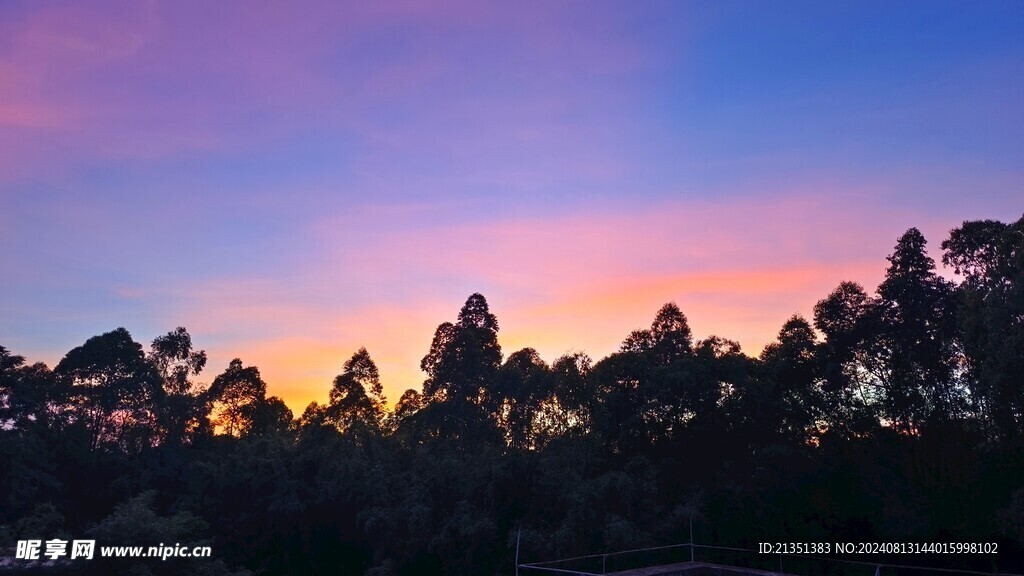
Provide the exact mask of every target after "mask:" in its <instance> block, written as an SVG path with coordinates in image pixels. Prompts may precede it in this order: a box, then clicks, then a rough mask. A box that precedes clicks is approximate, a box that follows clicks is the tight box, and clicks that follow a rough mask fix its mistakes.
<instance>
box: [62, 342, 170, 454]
mask: <svg viewBox="0 0 1024 576" xmlns="http://www.w3.org/2000/svg"><path fill="white" fill-rule="evenodd" d="M54 371H55V372H56V374H57V376H58V377H59V378H63V379H65V381H66V382H67V383H68V384H69V385H70V401H71V411H72V413H73V419H74V421H75V422H77V423H78V424H80V425H82V426H84V427H85V428H86V429H87V430H88V432H89V441H88V442H89V449H90V450H96V449H99V448H101V447H119V448H121V449H124V450H128V451H135V450H138V449H140V448H141V447H142V446H145V445H147V444H151V443H153V442H154V441H155V440H156V438H157V437H158V429H157V425H156V403H157V401H158V399H159V398H160V396H161V394H162V390H161V388H160V381H161V379H160V374H158V373H157V371H156V369H155V368H154V366H153V364H151V363H150V362H148V361H147V360H146V357H145V354H143V352H142V345H141V344H139V343H138V342H135V341H134V340H132V336H131V334H129V333H128V331H127V330H125V329H124V328H118V329H117V330H114V331H112V332H107V333H106V334H103V335H100V336H93V337H92V338H89V339H88V340H86V342H85V344H83V345H81V346H79V347H77V348H75V349H73V350H71V351H70V352H68V353H67V354H66V355H65V356H64V358H63V359H61V361H60V362H59V363H58V364H57V367H56V368H55V370H54Z"/></svg>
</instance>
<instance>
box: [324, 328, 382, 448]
mask: <svg viewBox="0 0 1024 576" xmlns="http://www.w3.org/2000/svg"><path fill="white" fill-rule="evenodd" d="M385 404H386V399H385V398H384V388H383V386H382V385H381V383H380V374H379V373H378V371H377V365H376V364H374V362H373V359H372V358H370V354H369V353H368V352H367V351H366V348H360V349H359V350H358V351H357V352H356V353H355V354H353V355H352V357H351V358H349V359H348V361H347V362H345V367H344V371H343V372H342V373H341V374H339V375H338V376H337V377H336V378H335V379H334V384H333V386H332V387H331V392H330V403H329V404H328V405H327V407H326V418H327V420H328V421H329V422H331V423H332V424H334V425H335V426H337V428H338V430H340V431H341V432H348V431H350V430H352V429H353V428H356V429H359V430H365V431H372V432H375V433H376V432H379V431H380V430H381V428H382V426H383V424H384V406H385Z"/></svg>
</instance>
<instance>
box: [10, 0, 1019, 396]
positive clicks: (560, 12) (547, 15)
mask: <svg viewBox="0 0 1024 576" xmlns="http://www.w3.org/2000/svg"><path fill="white" fill-rule="evenodd" d="M1022 102H1024V4H1021V3H1020V2H1003V3H1001V2H985V3H963V2H959V3H944V2H916V3H905V2H895V3H894V2H878V3H872V2H851V3H847V4H842V3H821V2H772V3H766V2H751V3H745V2H699V3H698V2H693V3H690V2H678V1H672V2H643V3H634V2H619V3H605V2H548V1H545V2H540V1H538V2H526V3H519V2H517V3H504V4H489V3H482V2H475V1H474V2H444V3H434V4H428V3H425V2H399V3H391V2H361V3H343V2H337V1H331V2H308V3H302V6H301V10H300V7H299V6H298V5H296V4H295V3H291V2H261V1H249V2H217V3H211V2H198V1H184V2H182V1H176V2H162V1H149V2H137V1H125V2H109V1H98V2H88V3H81V2H74V3H72V2H52V1H46V0H42V1H38V0H33V1H27V0H26V1H20V0H13V1H12V0H8V1H6V2H3V3H0V200H2V209H0V247H2V250H0V266H2V268H3V271H4V272H3V275H2V278H3V280H2V281H0V344H2V345H4V346H6V347H7V348H9V349H11V350H12V351H13V352H15V353H18V354H22V355H25V356H27V357H28V358H29V359H30V360H32V361H35V360H41V361H45V362H48V363H50V364H53V363H55V362H56V361H57V360H59V359H60V357H61V356H62V355H63V353H65V352H66V351H68V350H69V349H71V348H73V347H74V346H77V345H79V344H81V343H82V342H83V341H84V340H85V339H86V338H88V337H89V336H92V335H96V334H99V333H102V332H105V331H108V330H111V329H113V328H116V327H118V326H125V327H126V328H128V329H129V330H130V331H131V332H132V334H133V335H134V336H135V338H136V339H137V340H140V341H142V342H143V343H148V342H149V341H150V340H152V339H153V338H154V337H155V336H157V335H160V334H162V333H165V332H167V331H169V330H171V329H173V328H175V327H176V326H179V325H183V326H185V327H187V328H188V329H189V331H190V332H191V333H192V335H193V340H194V342H195V344H196V345H197V346H198V347H200V348H205V349H206V350H207V351H208V352H209V353H210V357H211V360H210V363H209V366H208V368H207V371H206V372H204V374H203V375H202V377H201V379H203V380H206V381H209V380H212V379H213V377H214V376H215V375H216V374H217V373H219V372H220V371H222V370H223V369H224V368H225V367H226V366H227V363H228V361H229V360H230V359H231V358H233V357H236V356H238V357H241V358H242V360H243V361H244V362H245V363H246V364H255V365H257V366H259V367H260V369H261V370H262V371H263V373H264V376H265V378H266V379H267V380H268V382H269V385H270V392H271V393H273V394H278V395H282V396H283V397H284V398H285V399H286V401H287V402H288V403H289V404H290V405H291V407H292V408H293V409H295V410H298V411H301V409H302V407H303V406H304V405H305V404H306V403H307V402H309V401H310V400H314V399H316V400H323V399H325V398H326V396H327V390H328V388H329V386H330V382H331V379H332V378H333V376H334V375H335V374H337V373H339V372H340V371H341V366H342V364H343V363H344V361H345V360H346V359H347V358H348V357H349V356H351V354H352V353H353V352H354V351H355V350H356V349H358V348H359V347H360V346H366V347H367V348H368V349H369V351H370V353H371V355H372V356H373V357H374V359H375V360H376V361H377V363H378V365H379V366H380V368H381V373H382V378H383V380H384V383H385V388H386V391H387V393H388V395H389V397H391V398H392V399H395V398H397V396H398V395H399V394H400V393H401V391H402V390H404V389H405V388H409V387H414V388H418V387H419V385H420V383H421V381H422V375H421V374H420V373H419V369H418V364H419V359H420V358H421V357H422V356H423V355H424V354H425V353H426V351H427V349H428V347H429V345H430V339H431V336H432V334H433V330H434V328H435V327H436V326H437V324H439V323H441V322H443V321H446V320H453V319H454V318H455V316H456V314H457V312H458V309H459V307H460V306H461V304H462V303H463V301H464V300H465V298H466V297H467V296H468V295H469V294H471V293H472V292H477V291H479V292H481V293H483V294H484V295H485V296H486V297H487V298H488V301H489V302H490V304H491V308H492V311H493V312H495V313H496V314H497V315H498V319H499V323H500V324H501V327H502V331H501V343H502V345H503V347H504V349H505V351H506V353H509V352H512V351H514V350H516V349H518V348H520V347H523V346H533V347H535V348H537V349H538V350H539V351H540V352H541V355H542V356H543V357H544V358H545V359H547V360H548V361H551V360H554V359H555V357H557V356H558V355H560V354H562V353H564V352H566V351H570V350H582V351H586V352H588V353H589V354H590V355H591V356H593V357H595V358H600V357H603V356H604V355H606V354H608V353H610V352H612V351H614V350H615V349H616V348H617V346H618V344H619V343H620V342H621V340H622V339H623V338H624V337H625V336H626V334H628V332H629V331H630V330H632V329H634V328H639V327H642V326H646V325H648V324H649V323H650V321H651V319H652V318H653V316H654V313H655V312H656V311H657V309H658V308H659V307H660V306H661V304H663V303H665V302H667V301H670V300H674V301H676V302H677V303H678V304H679V306H680V307H681V308H682V310H683V311H684V312H685V313H686V314H687V315H688V317H689V318H690V321H691V325H692V327H693V329H694V332H695V334H696V336H697V337H704V336H707V335H709V334H711V333H715V334H718V335H721V336H725V337H729V338H733V339H737V340H739V341H740V342H741V343H742V344H743V346H744V349H745V350H746V351H747V352H748V353H751V354H757V353H758V352H759V351H760V348H761V347H762V346H763V345H764V344H765V343H766V342H768V341H770V340H771V339H772V338H773V337H774V335H775V333H776V332H777V330H778V328H779V327H780V326H781V325H782V323H783V322H784V321H785V320H786V318H788V317H789V316H790V315H791V314H793V313H795V312H801V313H804V314H805V315H809V313H810V311H811V308H812V307H813V305H814V303H815V302H816V301H817V300H818V299H820V298H822V297H824V296H825V295H827V293H828V292H829V291H830V290H831V289H832V288H834V287H835V285H836V284H838V283H839V282H840V281H841V280H846V279H849V280H855V281H859V282H861V283H863V284H864V285H865V286H866V287H867V288H868V289H869V290H871V289H873V288H874V286H875V285H877V283H878V281H879V280H880V279H881V276H882V274H883V273H884V269H885V265H886V262H885V256H886V255H887V254H888V253H889V252H891V250H892V246H893V245H894V244H895V241H896V238H897V237H898V236H899V235H900V234H901V233H902V232H903V231H904V230H906V229H907V228H909V227H911V226H917V227H919V228H921V229H922V231H923V232H924V233H925V235H926V237H927V238H928V239H929V240H930V242H931V247H932V253H933V255H934V256H936V258H937V259H938V256H939V250H938V244H939V243H941V241H942V240H943V239H944V238H945V235H946V233H947V232H948V230H949V229H950V228H952V227H954V226H956V225H958V224H959V223H960V222H961V221H963V220H965V219H978V218H994V219H999V220H1003V221H1009V220H1015V219H1017V218H1019V217H1020V215H1021V212H1022V211H1024V186H1022V184H1024V131H1022V129H1024V106H1021V103H1022Z"/></svg>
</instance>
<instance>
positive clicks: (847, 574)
mask: <svg viewBox="0 0 1024 576" xmlns="http://www.w3.org/2000/svg"><path fill="white" fill-rule="evenodd" d="M516 558H517V560H516V576H520V575H522V576H529V575H530V574H535V575H538V576H540V575H543V574H548V575H552V576H564V575H572V576H602V575H604V574H613V573H616V572H622V571H625V570H633V569H637V568H650V567H655V566H662V565H680V566H679V570H680V571H683V570H685V569H686V565H687V564H689V565H691V567H694V566H697V565H698V564H699V565H713V566H719V567H723V568H733V569H738V570H742V569H751V570H758V571H763V572H768V573H774V574H780V573H781V574H793V575H798V576H929V575H935V576H1024V575H1021V574H1011V573H1008V572H997V571H995V570H993V571H989V572H981V571H976V570H962V569H952V568H941V567H927V566H910V565H903V564H891V563H887V562H875V561H860V560H846V559H839V558H826V557H822V556H813V555H805V554H762V553H759V552H758V551H757V550H753V549H749V548H735V547H729V546H711V545H706V544H694V543H686V544H675V545H671V546H655V547H651V548H637V549H634V550H622V551H618V552H606V553H602V554H589V555H586V556H575V557H572V558H561V559H558V560H548V561H544V562H530V563H519V561H518V544H517V547H516Z"/></svg>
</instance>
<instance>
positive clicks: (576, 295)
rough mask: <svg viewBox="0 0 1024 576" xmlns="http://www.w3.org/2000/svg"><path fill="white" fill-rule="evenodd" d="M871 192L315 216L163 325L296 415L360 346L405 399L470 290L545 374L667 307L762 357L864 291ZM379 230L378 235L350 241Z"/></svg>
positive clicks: (898, 225)
mask: <svg viewBox="0 0 1024 576" xmlns="http://www.w3.org/2000/svg"><path fill="white" fill-rule="evenodd" d="M867 196H868V193H867V192H864V191H853V192H847V193H846V199H845V200H844V199H843V196H842V194H839V193H838V192H836V193H835V194H834V195H833V196H832V197H831V198H832V199H831V200H826V199H824V198H823V197H820V196H817V195H801V194H798V193H793V194H790V195H788V196H785V197H784V198H782V199H778V200H773V201H768V200H751V199H745V200H742V201H739V200H738V201H732V202H730V201H724V200H719V201H710V200H705V201H692V202H684V201H678V202H663V203H661V204H658V205H654V206H650V207H647V208H641V209H634V210H627V209H625V208H622V209H616V208H611V209H604V210H599V209H597V208H595V209H594V210H592V212H591V213H589V214H578V215H574V216H562V217H557V216H551V217H538V218H521V219H516V220H507V221H505V220H503V221H494V222H490V223H488V224H461V225H446V226H445V225H437V226H435V227H427V228H426V229H419V230H418V231H412V230H410V231H404V232H403V231H393V230H395V229H396V228H397V229H400V228H401V226H400V225H399V224H400V223H398V222H395V221H394V220H395V219H412V220H420V219H422V218H423V217H424V216H425V214H424V211H425V210H426V211H428V212H427V213H429V209H428V208H426V207H417V206H409V207H404V208H403V207H400V206H399V207H395V208H394V209H391V210H389V209H374V210H368V211H366V212H364V213H363V214H362V216H365V220H366V221H359V222H358V223H356V222H354V221H352V220H351V219H352V216H350V217H348V218H347V219H344V221H340V220H339V219H338V218H337V217H325V218H323V219H322V220H321V221H320V222H318V223H316V224H314V225H312V226H310V227H309V229H308V234H309V235H310V237H309V238H308V239H307V241H305V242H303V245H305V246H316V247H318V248H317V249H315V250H309V251H308V252H306V253H304V254H302V255H301V256H302V257H301V258H300V259H299V260H298V261H297V262H296V263H295V265H294V268H292V269H289V270H277V271H274V273H273V275H271V276H250V277H240V278H235V277H232V278H223V279H220V280H214V281H209V282H203V283H198V284H191V285H189V286H188V287H179V288H172V289H171V290H170V293H169V297H170V298H171V299H172V300H175V301H177V306H176V308H175V310H169V311H168V312H169V314H170V316H169V317H168V319H167V320H166V323H168V325H172V324H173V325H178V324H182V325H185V326H187V327H188V328H189V329H190V330H191V331H192V332H193V334H194V336H195V339H196V341H197V343H198V344H200V345H203V346H205V347H206V348H207V349H209V350H210V351H211V366H219V365H220V364H224V365H226V362H227V360H230V358H232V357H234V356H242V357H243V359H244V360H246V361H247V362H251V363H254V364H257V365H259V366H260V368H261V369H262V370H264V372H265V374H266V376H267V380H268V382H269V383H270V385H271V393H274V394H280V395H282V396H284V397H285V399H286V400H287V401H288V402H289V403H290V405H291V406H292V408H293V410H297V411H300V410H301V409H302V408H303V406H304V405H305V403H307V402H308V401H310V400H314V399H316V400H320V401H323V400H325V399H326V396H327V392H328V390H329V387H330V382H331V380H332V379H333V377H334V375H336V374H337V373H338V371H339V370H340V368H341V366H342V364H343V363H344V361H345V360H346V359H347V358H348V357H349V356H350V355H351V354H352V353H353V352H354V351H355V350H357V349H358V348H359V347H362V346H365V347H366V348H367V349H368V350H369V351H370V353H371V355H372V356H373V357H374V358H375V359H376V361H377V362H378V364H379V366H380V368H381V373H382V379H383V381H384V384H385V389H386V392H387V394H388V396H389V397H390V398H392V399H395V398H397V397H398V396H399V395H400V394H401V392H402V391H403V390H404V389H406V388H410V387H412V388H418V387H419V386H420V384H421V383H422V379H423V375H422V374H421V373H420V372H419V361H420V359H421V358H422V356H423V355H424V354H425V353H426V352H427V350H428V348H429V345H430V339H431V336H432V334H433V331H434V329H435V328H436V326H437V325H438V324H440V323H441V322H444V321H451V320H454V318H455V316H456V315H457V313H458V309H459V307H460V306H461V305H462V303H463V301H464V299H465V298H466V297H467V296H468V295H469V294H470V293H472V292H474V291H480V292H482V293H483V294H484V295H485V296H487V297H488V300H489V302H490V303H491V306H492V310H493V311H494V312H495V313H496V314H497V315H498V319H499V323H500V324H501V326H502V331H501V334H500V339H501V343H502V346H503V347H504V348H505V351H506V353H510V352H512V351H514V350H516V349H518V348H521V347H525V346H532V347H535V348H537V349H538V350H539V351H540V352H541V353H542V355H543V357H544V358H545V359H547V360H548V361H551V360H554V359H555V357H557V356H558V355H560V354H562V353H565V352H567V351H572V350H579V351H584V352H587V353H589V354H591V355H592V356H593V357H595V359H597V358H601V357H603V356H605V355H607V354H609V353H611V352H613V351H615V350H616V349H617V347H618V345H619V343H621V341H622V339H623V338H624V337H625V336H626V335H627V334H628V333H629V331H631V330H633V329H635V328H641V327H645V326H647V325H649V323H650V322H651V320H652V319H653V316H654V314H655V312H656V311H657V309H658V308H659V307H660V306H661V305H662V304H664V303H665V302H668V301H675V302H677V303H678V304H679V305H680V307H681V308H682V310H683V311H684V313H686V314H687V316H688V317H689V319H690V323H691V326H692V328H693V330H694V333H695V336H697V337H698V338H701V337H706V336H708V335H710V334H716V335H719V336H724V337H727V338H732V339H736V340H739V341H740V342H741V344H742V345H743V346H744V349H745V350H746V351H747V353H748V354H752V355H757V354H759V353H760V350H761V348H762V347H763V346H764V345H765V344H766V343H767V342H769V341H771V340H772V339H774V337H775V335H776V334H777V332H778V330H779V328H780V327H781V325H782V323H783V322H785V320H786V319H787V318H789V316H791V315H792V314H794V313H802V314H804V315H805V316H806V317H808V318H809V317H810V316H811V313H812V309H813V306H814V304H815V302H816V301H817V300H819V299H821V298H823V297H825V296H826V295H827V294H828V293H829V292H830V291H831V290H832V289H833V288H834V287H835V286H836V285H838V284H839V282H841V281H843V280H854V281H858V282H861V283H862V284H863V285H864V286H865V287H866V288H867V289H868V290H869V291H870V290H872V289H873V288H874V287H875V286H876V285H877V283H878V281H880V280H881V278H882V274H883V272H884V270H885V267H886V262H885V256H886V255H887V254H888V253H889V252H890V251H891V248H892V245H893V244H894V243H895V240H896V238H897V237H898V236H899V234H901V233H902V232H903V231H904V230H905V228H906V227H908V223H912V221H913V218H912V217H911V216H910V215H909V214H906V213H900V212H898V211H895V210H894V211H892V212H891V213H890V214H888V215H884V216H879V215H878V214H877V213H874V212H872V211H871V210H869V207H870V206H871V204H870V203H864V202H863V200H864V199H865V198H866V197H867ZM856 205H860V206H862V207H861V208H856V207H855V206H856ZM376 218H384V219H388V220H389V226H387V227H383V226H382V227H381V228H382V231H380V232H379V233H378V234H371V235H367V234H363V233H362V231H363V230H366V229H375V228H377V227H378V224H379V223H377V222H375V221H374V219H376ZM356 220H360V218H357V219H356ZM913 223H916V222H913ZM925 224H927V225H929V226H933V227H937V228H944V227H946V225H945V224H942V223H938V222H928V223H925ZM383 230H391V231H383ZM865 239H877V240H868V241H867V242H866V243H865ZM933 242H934V243H935V244H937V243H938V238H937V237H936V238H934V239H933ZM932 248H933V250H937V246H936V245H934V244H933V246H932ZM204 340H205V341H206V342H212V344H205V345H204V344H202V342H203V341H204ZM213 358H216V359H217V361H216V362H214V361H213Z"/></svg>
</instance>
